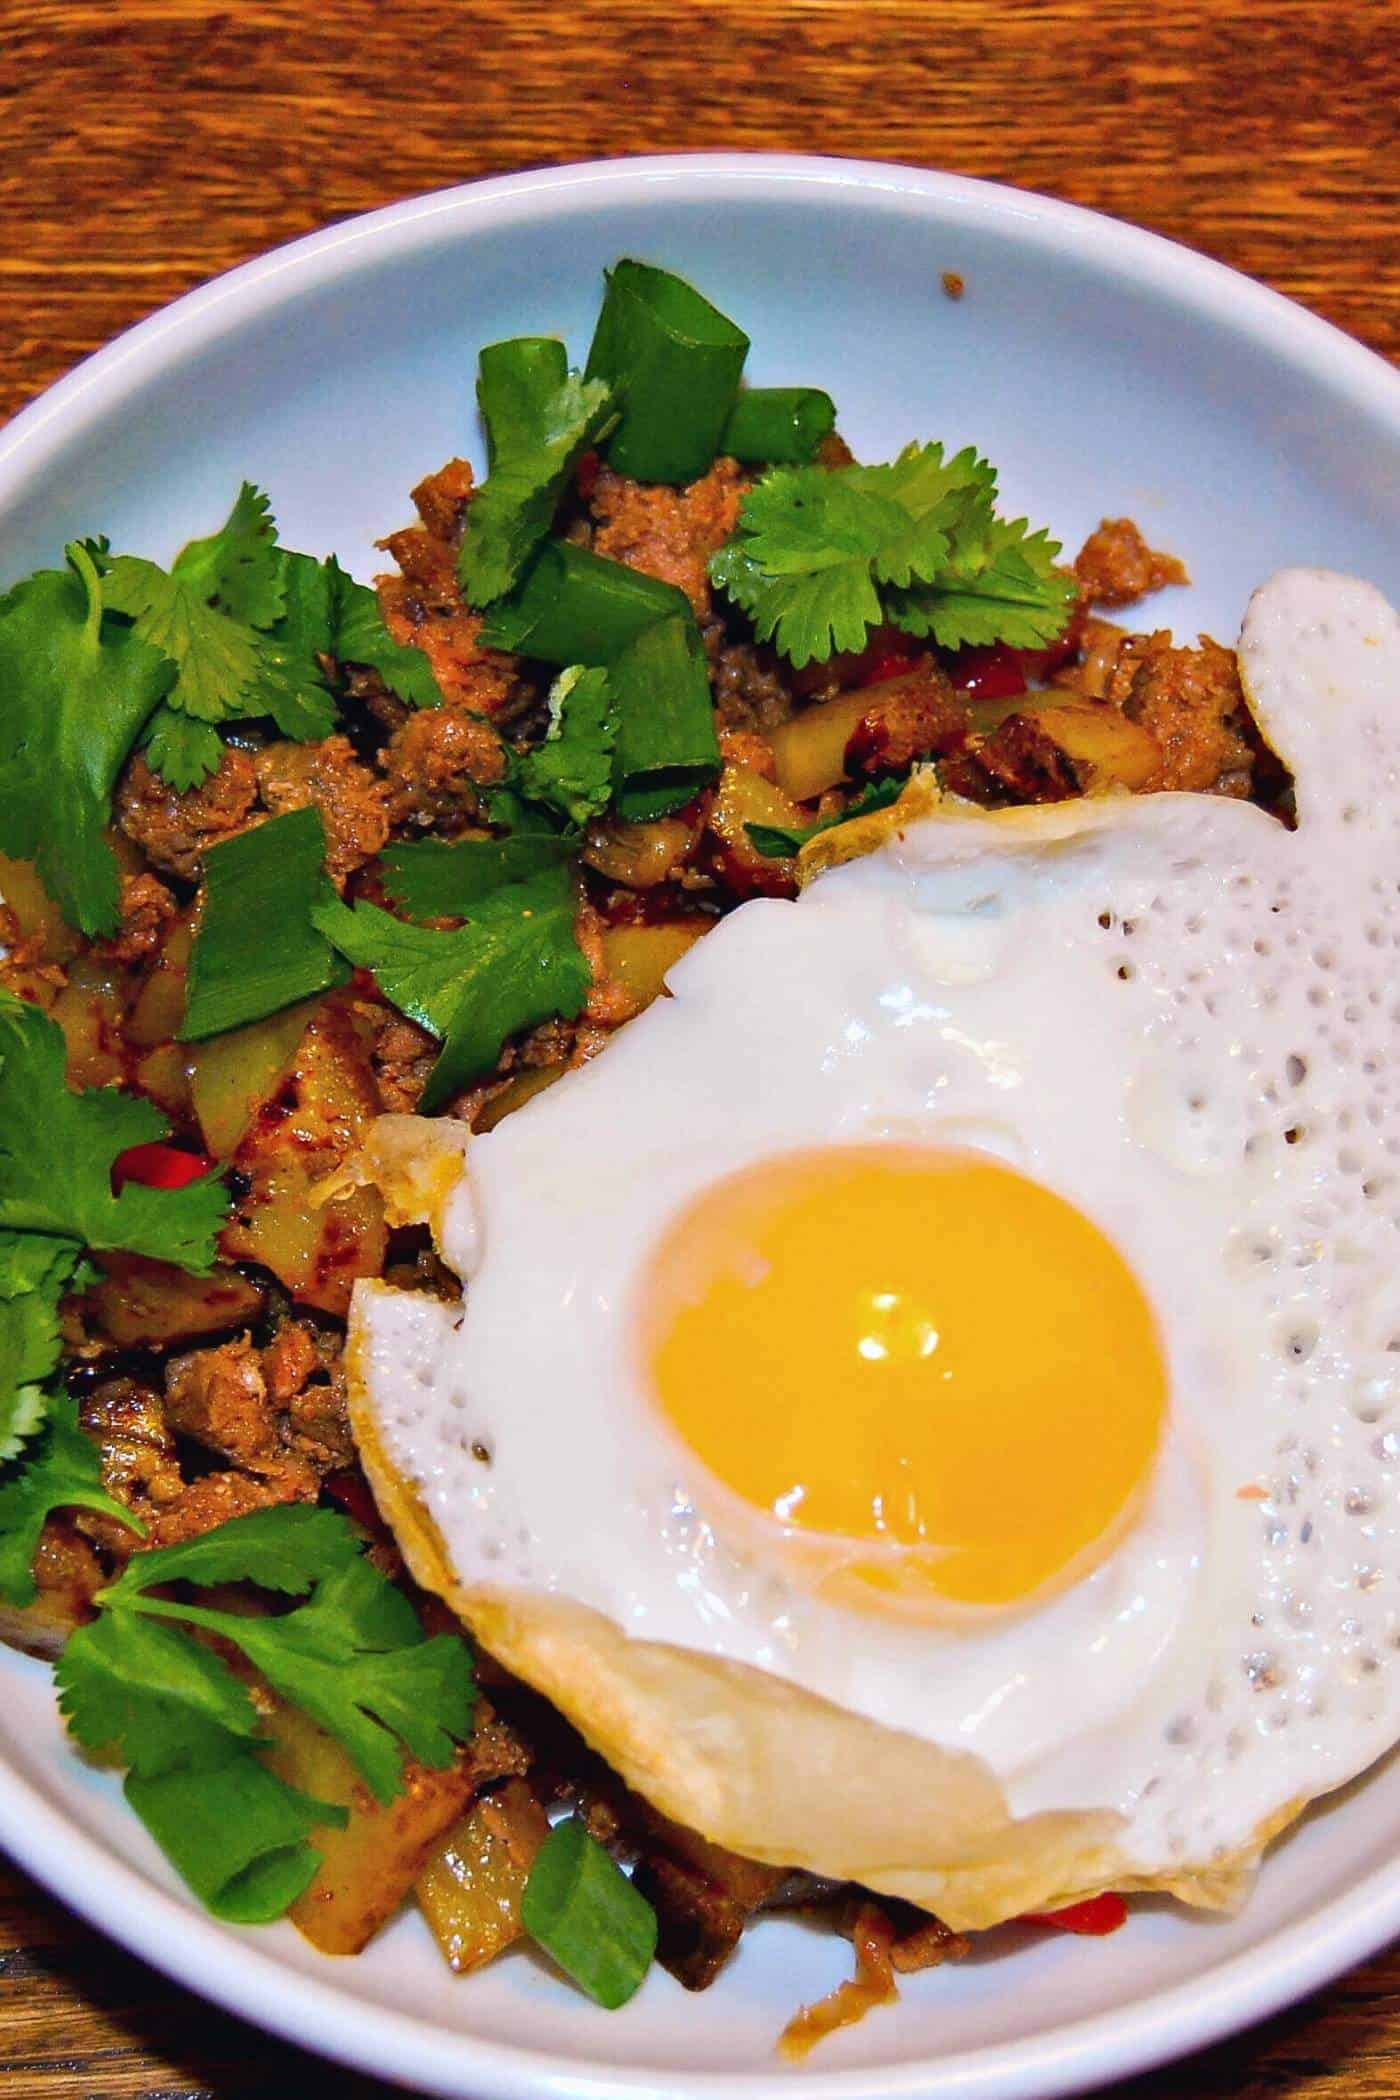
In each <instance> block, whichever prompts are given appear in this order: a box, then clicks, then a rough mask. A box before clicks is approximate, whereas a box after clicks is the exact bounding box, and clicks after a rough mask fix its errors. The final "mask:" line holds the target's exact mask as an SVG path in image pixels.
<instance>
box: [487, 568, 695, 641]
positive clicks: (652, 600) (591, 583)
mask: <svg viewBox="0 0 1400 2100" xmlns="http://www.w3.org/2000/svg"><path fill="white" fill-rule="evenodd" d="M671 614H676V615H680V616H684V617H685V618H687V619H691V618H692V617H693V616H692V614H691V611H690V601H689V599H688V598H687V597H686V595H685V593H684V591H678V590H677V589H676V587H675V585H674V584H670V583H660V582H658V580H657V578H656V577H654V576H643V575H642V574H641V573H640V571H639V570H637V569H629V568H628V567H627V566H626V565H625V563H623V562H620V561H605V560H604V558H603V557H602V555H600V554H592V553H590V552H589V550H588V549H587V548H586V547H575V546H574V545H573V544H572V542H571V541H569V540H546V542H545V544H544V546H543V547H542V548H541V549H540V551H539V553H538V554H537V555H536V556H535V559H534V560H533V561H532V562H531V564H530V567H529V568H528V569H527V570H526V572H525V574H524V576H523V577H522V578H521V580H520V582H519V583H518V584H517V585H516V588H515V589H514V590H513V591H512V592H511V594H510V596H509V597H508V598H502V599H501V600H500V601H499V602H498V603H497V604H495V605H493V606H492V607H491V608H490V610H489V611H488V613H487V614H486V617H485V619H484V621H483V622H482V628H481V639H482V641H483V643H484V644H485V645H486V647H487V648H488V649H514V650H517V651H518V652H519V653H520V655H522V656H534V657H538V658H539V659H540V660H541V661H542V662H544V663H547V664H606V663H611V662H612V660H613V658H614V657H616V656H617V655H618V654H619V652H620V651H621V650H623V649H625V648H626V647H627V646H628V645H629V643H631V642H633V641H635V640H636V638H637V636H638V635H639V634H640V633H641V632H642V630H643V629H644V628H646V627H650V626H652V625H653V624H654V623H655V622H656V621H657V620H663V619H666V618H667V617H669V616H670V615H671Z"/></svg>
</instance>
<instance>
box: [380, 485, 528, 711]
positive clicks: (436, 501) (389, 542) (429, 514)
mask: <svg viewBox="0 0 1400 2100" xmlns="http://www.w3.org/2000/svg"><path fill="white" fill-rule="evenodd" d="M471 496H472V470H471V468H470V467H469V466H468V464H467V462H466V461H465V460H464V459H454V460H449V461H448V463H447V465H446V466H445V467H443V468H441V469H440V470H439V471H438V472H437V473H436V474H430V475H429V476H428V478H427V480H426V481H422V482H420V483H419V485H418V487H417V488H416V489H415V490H414V491H413V500H414V503H415V504H416V505H417V508H418V515H419V517H420V518H421V519H422V521H423V522H422V524H421V525H410V526H407V527H405V529H404V530H403V531H402V532H394V533H391V534H390V535H389V537H388V539H386V540H381V541H380V543H379V544H380V546H381V547H383V548H384V549H385V550H386V551H387V552H388V553H389V554H390V555H392V557H393V559H394V560H395V561H396V562H397V563H398V565H399V568H400V570H401V571H402V574H401V575H399V576H381V577H379V578H378V588H379V609H380V612H381V613H382V614H383V616H384V624H385V626H386V627H387V628H388V630H389V632H390V634H392V635H393V637H394V639H395V641H397V642H402V643H404V644H406V645H411V644H416V645H417V646H418V648H420V649H421V650H422V651H423V653H424V655H425V656H426V657H427V659H428V662H429V663H430V664H431V666H432V669H433V675H434V677H435V678H436V679H437V682H438V685H439V686H440V687H441V689H442V694H443V697H444V699H445V700H446V701H447V703H448V705H449V706H456V707H468V708H473V709H475V710H476V711H477V712H478V713H479V714H484V715H508V714H509V713H510V711H511V710H512V708H513V707H515V706H517V705H518V704H519V702H520V699H521V694H520V681H519V678H518V674H517V667H516V662H515V659H514V657H511V656H506V655H503V654H502V653H501V652H500V651H499V650H495V649H483V648H482V646H481V641H480V634H481V615H480V613H476V612H472V611H471V610H470V609H469V608H468V606H467V605H466V603H465V601H464V600H463V597H462V592H461V586H460V585H459V583H458V580H457V546H458V542H459V541H460V539H461V536H462V520H463V518H464V517H465V515H466V507H467V504H468V503H469V502H470V501H471Z"/></svg>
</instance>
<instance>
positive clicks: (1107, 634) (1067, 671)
mask: <svg viewBox="0 0 1400 2100" xmlns="http://www.w3.org/2000/svg"><path fill="white" fill-rule="evenodd" d="M1127 639H1128V630H1127V628H1126V627H1115V626H1114V624H1113V622H1112V620H1099V619H1096V618H1095V617H1094V615H1093V614H1092V613H1090V614H1089V616H1088V618H1087V619H1086V620H1085V622H1084V626H1083V630H1082V634H1081V638H1080V644H1079V650H1080V653H1079V656H1078V658H1077V659H1076V660H1075V661H1074V662H1073V663H1068V664H1065V665H1063V666H1062V667H1061V668H1060V669H1059V670H1058V671H1056V672H1055V674H1054V676H1053V677H1052V678H1051V680H1050V683H1051V684H1052V685H1055V686H1062V687H1064V688H1065V689H1066V690H1067V691H1069V692H1074V693H1080V694H1082V696H1083V697H1084V699H1086V700H1105V699H1107V697H1108V688H1109V685H1110V684H1111V682H1112V678H1113V669H1114V666H1115V664H1116V663H1117V661H1118V652H1119V651H1120V649H1121V648H1122V646H1123V644H1124V642H1126V641H1127Z"/></svg>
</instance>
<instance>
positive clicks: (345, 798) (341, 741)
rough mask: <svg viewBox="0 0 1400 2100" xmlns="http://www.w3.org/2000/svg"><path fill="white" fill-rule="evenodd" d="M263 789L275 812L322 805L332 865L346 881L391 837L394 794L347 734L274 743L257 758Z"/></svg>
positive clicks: (281, 813)
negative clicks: (357, 753)
mask: <svg viewBox="0 0 1400 2100" xmlns="http://www.w3.org/2000/svg"><path fill="white" fill-rule="evenodd" d="M254 763H255V765H256V768H257V778H258V791H259V793H260V794H261V796H262V800H263V804H264V807H265V808H266V809H268V810H269V811H270V812H271V814H272V815H273V816H277V817H280V816H284V815H285V814H286V813H287V812H288V811H290V810H294V809H306V808H308V807H310V808H314V809H318V810H319V811H320V813H321V821H322V823H323V824H324V825H325V830H326V870H327V873H328V874H329V875H330V877H331V879H332V881H333V882H335V883H336V884H337V885H338V886H343V884H344V882H345V879H346V877H347V876H349V875H352V874H353V873H354V871H355V870H356V868H361V867H363V866H364V864H365V862H366V861H367V860H369V859H371V858H372V857H373V856H374V854H376V853H378V851H379V849H380V847H381V846H383V845H384V844H385V842H386V841H387V839H388V837H389V809H388V800H389V798H388V794H387V791H386V789H385V786H384V783H383V781H382V780H376V778H375V776H374V774H373V773H372V772H371V771H370V769H369V767H368V766H367V765H365V764H363V763H362V761H361V760H360V759H358V758H356V756H355V753H354V750H353V748H352V747H351V744H350V741H349V739H348V738H347V737H343V736H328V737H323V738H322V740H321V741H320V742H319V743H315V744H292V743H277V744H269V745H268V746H267V748H266V750H264V751H260V752H259V753H258V755H257V758H256V760H255V762H254Z"/></svg>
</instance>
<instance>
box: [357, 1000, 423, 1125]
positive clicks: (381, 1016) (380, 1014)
mask: <svg viewBox="0 0 1400 2100" xmlns="http://www.w3.org/2000/svg"><path fill="white" fill-rule="evenodd" d="M375 1025H376V1029H377V1033H376V1035H375V1039H374V1045H373V1048H372V1049H371V1051H370V1063H371V1065H372V1066H373V1068H374V1077H375V1082H376V1084H377V1085H378V1088H379V1094H380V1098H381V1100H382V1101H383V1103H384V1106H385V1108H386V1109H388V1110H389V1111H390V1112H391V1113H392V1114H394V1115H412V1113H413V1111H414V1110H415V1109H416V1108H417V1106H418V1103H419V1101H420V1100H421V1099H422V1097H423V1089H424V1087H425V1086H426V1085H427V1084H428V1074H429V1073H430V1072H431V1071H432V1069H433V1066H434V1065H435V1064H436V1063H437V1056H438V1048H439V1045H438V1043H437V1040H436V1038H435V1037H433V1036H431V1035H429V1033H428V1031H427V1029H426V1028H420V1027H419V1026H418V1023H417V1022H416V1021H410V1020H407V1019H406V1018H405V1017H404V1016H403V1015H402V1014H397V1013H395V1012H394V1010H393V1009H392V1007H387V1006H381V1007H378V1008H377V1009H375Z"/></svg>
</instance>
